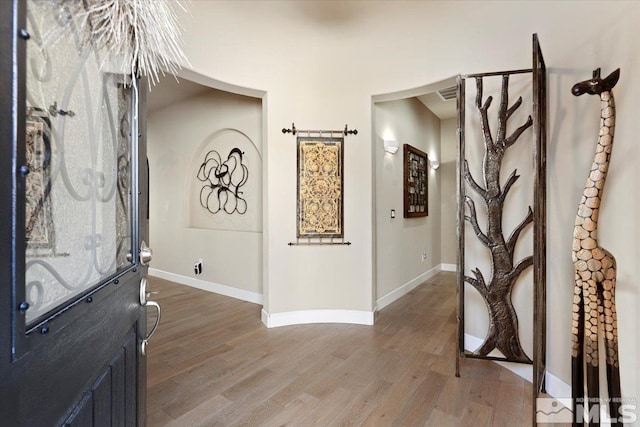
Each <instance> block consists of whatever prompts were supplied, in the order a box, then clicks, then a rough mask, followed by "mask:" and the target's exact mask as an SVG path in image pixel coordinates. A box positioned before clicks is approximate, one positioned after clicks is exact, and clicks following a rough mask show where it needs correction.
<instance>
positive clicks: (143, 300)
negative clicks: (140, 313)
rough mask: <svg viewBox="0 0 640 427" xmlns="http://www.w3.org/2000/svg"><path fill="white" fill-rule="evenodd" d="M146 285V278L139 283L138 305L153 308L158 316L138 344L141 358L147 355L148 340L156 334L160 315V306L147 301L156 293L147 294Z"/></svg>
mask: <svg viewBox="0 0 640 427" xmlns="http://www.w3.org/2000/svg"><path fill="white" fill-rule="evenodd" d="M148 284H149V282H148V281H147V278H146V277H145V278H143V279H142V280H141V281H140V305H141V306H143V307H149V306H151V307H155V309H156V311H157V312H158V314H157V316H156V321H155V323H154V325H153V328H151V331H150V332H149V333H148V334H147V336H146V337H145V338H144V339H143V340H142V342H141V343H140V354H141V355H143V356H146V355H147V344H149V339H150V338H151V336H152V335H153V334H154V333H155V332H156V329H158V325H159V324H160V315H161V309H160V304H158V303H157V302H155V301H151V300H149V296H150V295H151V294H152V293H157V292H147V286H148Z"/></svg>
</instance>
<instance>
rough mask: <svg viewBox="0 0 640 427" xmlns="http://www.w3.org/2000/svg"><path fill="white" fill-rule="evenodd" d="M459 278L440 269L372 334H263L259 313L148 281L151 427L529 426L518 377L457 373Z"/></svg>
mask: <svg viewBox="0 0 640 427" xmlns="http://www.w3.org/2000/svg"><path fill="white" fill-rule="evenodd" d="M454 281H455V275H454V274H453V273H439V274H438V275H436V276H435V277H433V278H432V279H430V280H429V281H428V282H427V283H425V284H423V285H422V286H420V287H418V288H416V289H415V290H413V291H412V292H410V293H409V294H407V295H405V296H404V297H403V298H401V299H400V300H398V301H396V302H395V303H393V304H391V305H390V306H388V307H386V308H385V309H384V310H381V311H380V312H379V313H378V315H377V318H376V324H375V326H359V325H342V324H324V325H302V326H287V327H281V328H272V329H267V328H266V327H265V326H264V325H263V324H262V323H261V321H260V306H257V305H255V304H251V303H247V302H242V301H238V300H235V299H232V298H228V297H223V296H220V295H216V294H211V293H207V292H204V291H200V290H198V289H194V288H190V287H187V286H182V285H177V284H175V283H171V282H168V281H165V280H161V279H157V278H151V288H152V289H153V290H156V291H160V294H159V295H156V299H157V300H158V301H159V302H160V304H161V305H162V310H163V311H162V313H163V317H162V323H161V325H160V328H159V329H158V331H157V332H156V334H155V335H154V336H153V338H152V340H151V343H150V345H149V347H148V420H149V422H148V425H149V426H150V427H155V426H165V425H171V426H187V427H191V426H232V425H233V426H235V425H247V426H283V425H291V426H346V425H350V426H351V425H353V426H356V425H358V426H359V425H367V426H438V427H440V426H474V427H476V426H509V427H513V426H530V425H531V386H530V384H529V383H527V382H526V381H524V380H523V379H521V378H520V377H518V376H516V375H515V374H513V373H511V372H510V371H508V370H506V369H504V368H502V367H500V366H498V365H497V364H495V363H492V362H489V361H482V360H473V359H465V360H462V362H461V363H462V376H461V378H456V377H455V376H454V355H455V341H454V334H455V285H454Z"/></svg>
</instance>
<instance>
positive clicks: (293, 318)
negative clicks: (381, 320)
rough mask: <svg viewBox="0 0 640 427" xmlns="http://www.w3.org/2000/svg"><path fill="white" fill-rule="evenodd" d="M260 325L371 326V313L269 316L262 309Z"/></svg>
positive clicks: (307, 312) (304, 312) (315, 312)
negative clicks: (341, 324)
mask: <svg viewBox="0 0 640 427" xmlns="http://www.w3.org/2000/svg"><path fill="white" fill-rule="evenodd" d="M262 323H264V324H265V325H266V326H267V328H276V327H278V326H288V325H304V324H308V323H351V324H356V325H369V326H370V325H373V312H372V311H359V310H300V311H285V312H283V313H272V314H269V313H267V312H266V311H265V310H264V309H262Z"/></svg>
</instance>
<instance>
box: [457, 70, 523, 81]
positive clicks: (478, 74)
mask: <svg viewBox="0 0 640 427" xmlns="http://www.w3.org/2000/svg"><path fill="white" fill-rule="evenodd" d="M532 72H533V70H532V69H531V68H526V69H523V70H513V71H495V72H492V73H477V74H461V75H460V77H462V78H463V79H469V78H473V77H491V76H508V75H511V74H524V73H532Z"/></svg>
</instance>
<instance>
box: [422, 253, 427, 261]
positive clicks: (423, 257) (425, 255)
mask: <svg viewBox="0 0 640 427" xmlns="http://www.w3.org/2000/svg"><path fill="white" fill-rule="evenodd" d="M426 259H427V251H426V250H424V251H422V262H424V260H426Z"/></svg>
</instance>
